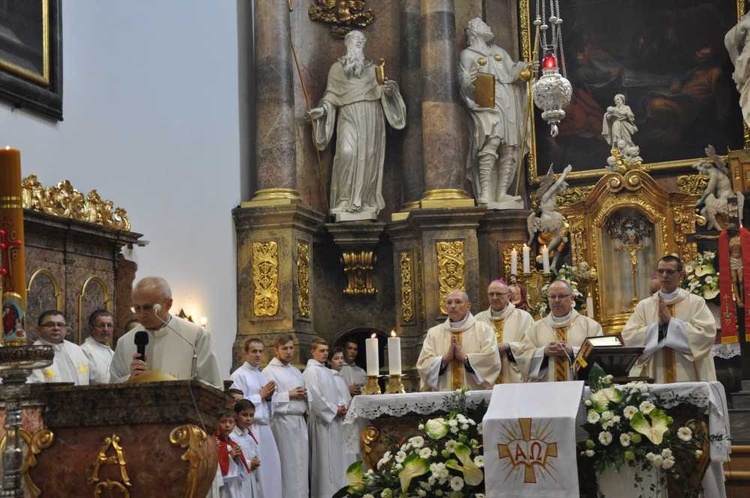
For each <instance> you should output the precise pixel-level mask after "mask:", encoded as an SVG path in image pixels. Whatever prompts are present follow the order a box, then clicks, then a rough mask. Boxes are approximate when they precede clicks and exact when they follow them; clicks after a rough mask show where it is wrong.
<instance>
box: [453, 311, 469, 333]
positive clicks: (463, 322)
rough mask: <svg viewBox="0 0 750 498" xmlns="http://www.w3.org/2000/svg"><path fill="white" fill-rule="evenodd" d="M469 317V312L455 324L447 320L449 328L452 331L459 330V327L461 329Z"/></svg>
mask: <svg viewBox="0 0 750 498" xmlns="http://www.w3.org/2000/svg"><path fill="white" fill-rule="evenodd" d="M470 316H471V312H469V313H466V315H465V316H464V317H463V318H462V319H460V320H459V321H457V322H452V321H450V318H449V319H448V322H449V323H450V327H451V328H452V329H460V328H461V327H463V326H464V325H466V321H467V320H468V319H469V317H470Z"/></svg>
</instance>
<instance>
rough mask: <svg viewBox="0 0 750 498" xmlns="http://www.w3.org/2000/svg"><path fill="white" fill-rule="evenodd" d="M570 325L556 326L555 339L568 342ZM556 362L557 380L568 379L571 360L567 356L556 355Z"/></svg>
mask: <svg viewBox="0 0 750 498" xmlns="http://www.w3.org/2000/svg"><path fill="white" fill-rule="evenodd" d="M569 328H570V327H557V328H555V340H556V341H558V342H562V343H566V344H567V342H568V329H569ZM554 362H555V382H564V381H566V380H568V371H569V370H570V362H569V361H568V359H567V358H563V357H560V356H556V357H555V358H554Z"/></svg>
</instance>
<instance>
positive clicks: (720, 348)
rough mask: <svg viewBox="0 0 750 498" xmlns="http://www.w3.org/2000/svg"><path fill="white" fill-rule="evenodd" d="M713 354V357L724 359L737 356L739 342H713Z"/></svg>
mask: <svg viewBox="0 0 750 498" xmlns="http://www.w3.org/2000/svg"><path fill="white" fill-rule="evenodd" d="M713 354H714V357H715V358H722V359H724V360H728V359H729V358H734V357H735V356H739V355H740V354H741V352H740V343H738V342H735V343H734V344H714V352H713Z"/></svg>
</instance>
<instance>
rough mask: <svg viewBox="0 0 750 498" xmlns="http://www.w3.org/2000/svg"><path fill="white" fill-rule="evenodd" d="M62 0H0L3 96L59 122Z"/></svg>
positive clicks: (0, 58) (0, 56) (61, 102)
mask: <svg viewBox="0 0 750 498" xmlns="http://www.w3.org/2000/svg"><path fill="white" fill-rule="evenodd" d="M61 1H62V0H2V1H0V99H2V100H4V101H6V102H8V103H10V104H11V105H12V106H14V107H18V108H24V109H29V110H31V111H34V112H36V113H40V114H42V115H45V116H48V117H50V118H53V119H55V120H58V121H62V119H63V113H62V108H63V101H62V17H61V14H62V12H61Z"/></svg>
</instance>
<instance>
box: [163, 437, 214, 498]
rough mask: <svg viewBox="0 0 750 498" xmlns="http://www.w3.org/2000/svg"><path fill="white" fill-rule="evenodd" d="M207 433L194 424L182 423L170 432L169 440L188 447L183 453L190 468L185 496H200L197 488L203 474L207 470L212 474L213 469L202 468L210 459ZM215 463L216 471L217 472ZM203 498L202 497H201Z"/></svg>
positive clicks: (187, 497)
mask: <svg viewBox="0 0 750 498" xmlns="http://www.w3.org/2000/svg"><path fill="white" fill-rule="evenodd" d="M207 438H208V437H207V436H206V433H205V432H204V431H203V429H201V428H200V427H196V426H194V425H181V426H179V427H175V428H174V429H172V432H170V433H169V442H170V443H172V444H173V445H175V446H178V445H179V447H180V448H187V450H186V451H185V453H183V454H182V457H181V458H182V460H183V461H186V462H188V464H189V466H190V469H189V470H188V476H187V482H186V483H185V494H184V495H183V496H184V497H185V498H198V497H197V496H196V490H197V489H198V485H199V484H200V482H201V478H202V477H203V474H206V470H208V471H209V474H208V475H211V474H210V470H211V469H202V468H201V467H203V466H205V465H204V464H205V463H206V462H207V461H209V460H210V459H209V458H208V445H207V444H206V441H207ZM215 465H216V464H214V469H213V471H214V473H215V472H216V468H215ZM201 498H202V497H201Z"/></svg>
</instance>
